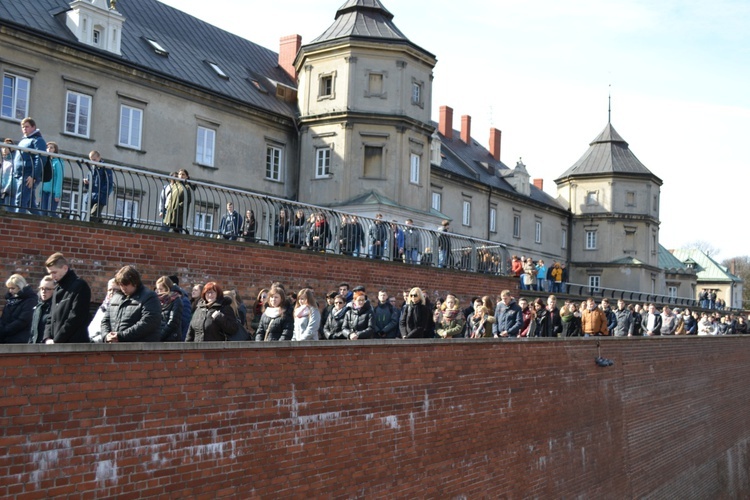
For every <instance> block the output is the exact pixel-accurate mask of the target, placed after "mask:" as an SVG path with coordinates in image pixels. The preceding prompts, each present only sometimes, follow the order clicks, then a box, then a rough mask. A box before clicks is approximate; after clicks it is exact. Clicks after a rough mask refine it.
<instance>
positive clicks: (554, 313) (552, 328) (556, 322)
mask: <svg viewBox="0 0 750 500" xmlns="http://www.w3.org/2000/svg"><path fill="white" fill-rule="evenodd" d="M547 312H549V325H548V326H549V331H548V332H547V336H548V337H562V336H563V335H562V323H561V321H560V309H558V308H557V307H555V308H554V309H549V308H548V309H547ZM542 337H544V335H542Z"/></svg>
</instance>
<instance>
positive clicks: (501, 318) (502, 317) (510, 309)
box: [492, 290, 523, 338]
mask: <svg viewBox="0 0 750 500" xmlns="http://www.w3.org/2000/svg"><path fill="white" fill-rule="evenodd" d="M522 327H523V311H522V310H521V306H519V305H518V304H517V303H516V301H515V300H513V296H512V295H511V294H510V290H503V291H502V292H501V293H500V301H499V302H498V303H497V307H496V308H495V323H494V324H493V325H492V336H493V337H503V338H505V337H518V334H519V333H521V328H522Z"/></svg>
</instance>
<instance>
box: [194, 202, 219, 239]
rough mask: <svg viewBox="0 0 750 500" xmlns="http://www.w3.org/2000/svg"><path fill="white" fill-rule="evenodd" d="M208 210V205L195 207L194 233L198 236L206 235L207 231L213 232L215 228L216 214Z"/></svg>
mask: <svg viewBox="0 0 750 500" xmlns="http://www.w3.org/2000/svg"><path fill="white" fill-rule="evenodd" d="M207 210H208V209H207V208H206V207H198V208H196V209H195V219H194V225H193V234H195V235H196V236H205V235H206V231H207V232H211V230H212V229H213V225H214V214H213V213H211V212H208V211H207Z"/></svg>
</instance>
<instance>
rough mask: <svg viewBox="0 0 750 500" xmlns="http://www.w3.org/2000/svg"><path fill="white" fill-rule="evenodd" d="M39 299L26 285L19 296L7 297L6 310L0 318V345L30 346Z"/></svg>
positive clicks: (8, 295) (9, 295) (7, 295)
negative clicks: (33, 320)
mask: <svg viewBox="0 0 750 500" xmlns="http://www.w3.org/2000/svg"><path fill="white" fill-rule="evenodd" d="M37 302H39V299H38V298H37V295H36V294H35V293H34V290H33V289H32V288H31V287H30V286H29V285H26V286H25V287H24V288H23V289H22V290H19V292H18V295H11V294H9V293H8V294H6V295H5V308H4V309H3V315H2V316H0V343H2V344H28V343H29V339H30V338H31V320H32V318H33V317H34V306H36V304H37Z"/></svg>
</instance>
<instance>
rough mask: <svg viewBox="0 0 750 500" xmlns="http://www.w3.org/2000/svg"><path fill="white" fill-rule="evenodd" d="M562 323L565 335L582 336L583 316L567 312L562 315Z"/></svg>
mask: <svg viewBox="0 0 750 500" xmlns="http://www.w3.org/2000/svg"><path fill="white" fill-rule="evenodd" d="M560 322H561V323H562V333H561V335H562V336H563V337H580V336H581V317H580V316H578V315H576V314H566V315H565V316H560Z"/></svg>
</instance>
